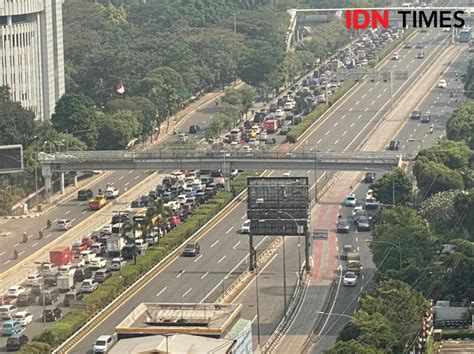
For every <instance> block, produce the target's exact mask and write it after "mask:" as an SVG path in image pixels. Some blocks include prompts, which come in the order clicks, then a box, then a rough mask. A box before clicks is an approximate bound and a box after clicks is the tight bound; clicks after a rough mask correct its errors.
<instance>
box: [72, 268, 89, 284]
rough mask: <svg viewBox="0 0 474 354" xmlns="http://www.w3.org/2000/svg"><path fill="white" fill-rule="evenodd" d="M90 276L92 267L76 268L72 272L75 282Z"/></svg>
mask: <svg viewBox="0 0 474 354" xmlns="http://www.w3.org/2000/svg"><path fill="white" fill-rule="evenodd" d="M91 277H92V269H90V268H89V267H84V268H78V269H76V272H75V273H74V281H75V282H81V281H84V279H89V278H91Z"/></svg>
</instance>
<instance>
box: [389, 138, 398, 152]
mask: <svg viewBox="0 0 474 354" xmlns="http://www.w3.org/2000/svg"><path fill="white" fill-rule="evenodd" d="M399 147H400V141H398V140H392V141H390V144H389V145H388V149H389V150H398V149H399Z"/></svg>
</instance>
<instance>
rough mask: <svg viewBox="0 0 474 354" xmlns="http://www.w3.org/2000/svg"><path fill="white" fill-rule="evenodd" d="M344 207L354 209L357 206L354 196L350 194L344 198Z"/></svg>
mask: <svg viewBox="0 0 474 354" xmlns="http://www.w3.org/2000/svg"><path fill="white" fill-rule="evenodd" d="M344 205H345V206H346V207H355V206H356V205H357V197H356V196H355V194H350V195H348V196H347V197H346V199H345V201H344Z"/></svg>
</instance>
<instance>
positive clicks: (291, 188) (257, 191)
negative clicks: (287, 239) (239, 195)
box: [247, 177, 309, 236]
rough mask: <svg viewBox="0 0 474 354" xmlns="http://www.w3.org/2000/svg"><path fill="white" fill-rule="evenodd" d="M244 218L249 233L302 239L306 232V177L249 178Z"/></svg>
mask: <svg viewBox="0 0 474 354" xmlns="http://www.w3.org/2000/svg"><path fill="white" fill-rule="evenodd" d="M247 181H248V182H247V183H248V198H247V216H248V218H249V219H250V233H251V235H253V236H257V235H273V236H285V235H293V236H303V235H305V234H306V233H307V231H308V212H309V188H308V177H250V178H248V180H247Z"/></svg>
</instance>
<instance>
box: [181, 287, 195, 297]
mask: <svg viewBox="0 0 474 354" xmlns="http://www.w3.org/2000/svg"><path fill="white" fill-rule="evenodd" d="M191 290H193V288H189V289H188V291H186V292H185V293H184V294H183V297H185V296H186V295H188V294H189V292H190V291H191Z"/></svg>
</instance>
